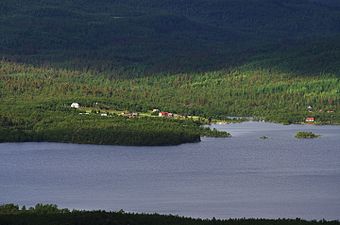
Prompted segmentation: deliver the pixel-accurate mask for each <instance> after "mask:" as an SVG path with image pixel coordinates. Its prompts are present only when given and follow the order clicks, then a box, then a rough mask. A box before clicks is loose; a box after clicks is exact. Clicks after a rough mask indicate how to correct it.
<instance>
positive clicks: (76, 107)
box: [71, 102, 80, 109]
mask: <svg viewBox="0 0 340 225" xmlns="http://www.w3.org/2000/svg"><path fill="white" fill-rule="evenodd" d="M71 108H73V109H79V108H80V105H79V103H76V102H73V103H72V104H71Z"/></svg>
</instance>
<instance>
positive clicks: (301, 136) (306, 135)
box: [295, 131, 320, 139]
mask: <svg viewBox="0 0 340 225" xmlns="http://www.w3.org/2000/svg"><path fill="white" fill-rule="evenodd" d="M295 137H296V138H298V139H312V138H318V137H320V135H318V134H314V133H313V132H305V131H300V132H297V133H296V135H295Z"/></svg>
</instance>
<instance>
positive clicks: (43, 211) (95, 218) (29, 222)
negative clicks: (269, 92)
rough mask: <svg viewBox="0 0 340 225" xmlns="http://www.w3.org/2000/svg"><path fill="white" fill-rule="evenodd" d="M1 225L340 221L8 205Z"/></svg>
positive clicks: (304, 224)
mask: <svg viewBox="0 0 340 225" xmlns="http://www.w3.org/2000/svg"><path fill="white" fill-rule="evenodd" d="M0 224H6V225H22V224H25V225H55V224H58V225H79V224H86V225H99V224H100V225H103V224H106V225H128V224H129V225H146V224H148V225H240V224H242V225H269V224H270V225H319V224H320V225H321V224H322V225H338V224H340V222H339V221H326V220H320V221H316V220H312V221H306V220H302V219H298V218H297V219H227V220H218V219H215V218H213V219H210V220H208V219H193V218H186V217H179V216H173V215H168V216H166V215H159V214H135V213H125V212H124V211H123V210H121V211H119V212H105V211H100V210H98V211H79V210H73V211H70V210H68V209H58V208H57V206H56V205H50V204H47V205H43V204H37V205H36V206H35V207H30V208H26V207H22V208H19V206H17V205H13V204H8V205H2V206H0Z"/></svg>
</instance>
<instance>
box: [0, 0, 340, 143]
mask: <svg viewBox="0 0 340 225" xmlns="http://www.w3.org/2000/svg"><path fill="white" fill-rule="evenodd" d="M0 33H1V35H0V57H2V59H1V60H0V100H1V101H0V125H1V127H0V142H6V141H62V142H76V143H100V144H123V145H165V144H179V143H185V142H196V141H199V140H200V136H228V134H227V133H219V132H217V131H212V130H209V129H207V128H203V127H201V125H202V124H203V123H204V122H203V121H192V120H185V121H183V120H175V119H164V118H125V117H121V116H117V115H112V116H111V117H108V118H101V117H100V116H98V115H95V114H91V115H88V116H87V115H86V116H84V115H80V114H79V111H75V110H71V109H70V105H71V103H72V102H78V103H79V104H80V105H81V106H84V107H94V106H95V103H99V104H100V105H102V106H105V107H103V108H100V109H98V111H100V110H102V111H103V110H104V111H105V110H106V109H113V110H126V111H130V112H146V111H149V110H152V109H153V108H158V109H160V110H162V111H168V112H172V113H177V114H180V115H183V116H191V115H197V116H201V117H202V118H203V117H204V118H217V119H227V118H228V116H247V117H254V118H255V119H259V120H267V121H274V122H280V123H285V124H290V123H303V122H304V121H305V119H306V117H313V118H315V121H316V122H315V123H317V124H339V123H340V111H339V109H340V41H339V40H340V3H339V2H338V1H335V0H327V1H326V0H324V1H321V0H301V1H294V0H284V1H282V0H224V1H223V0H195V1H192V0H171V1H168V0H162V1H159V0H124V1H122V0H114V1H112V0H100V1H96V2H93V1H89V0H71V1H70V0H60V1H58V2H56V1H52V0H43V1H42V0H41V1H37V0H26V1H23V0H2V1H1V2H0Z"/></svg>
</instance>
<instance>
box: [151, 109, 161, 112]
mask: <svg viewBox="0 0 340 225" xmlns="http://www.w3.org/2000/svg"><path fill="white" fill-rule="evenodd" d="M159 111H160V110H159V109H153V110H152V112H153V113H159Z"/></svg>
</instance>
